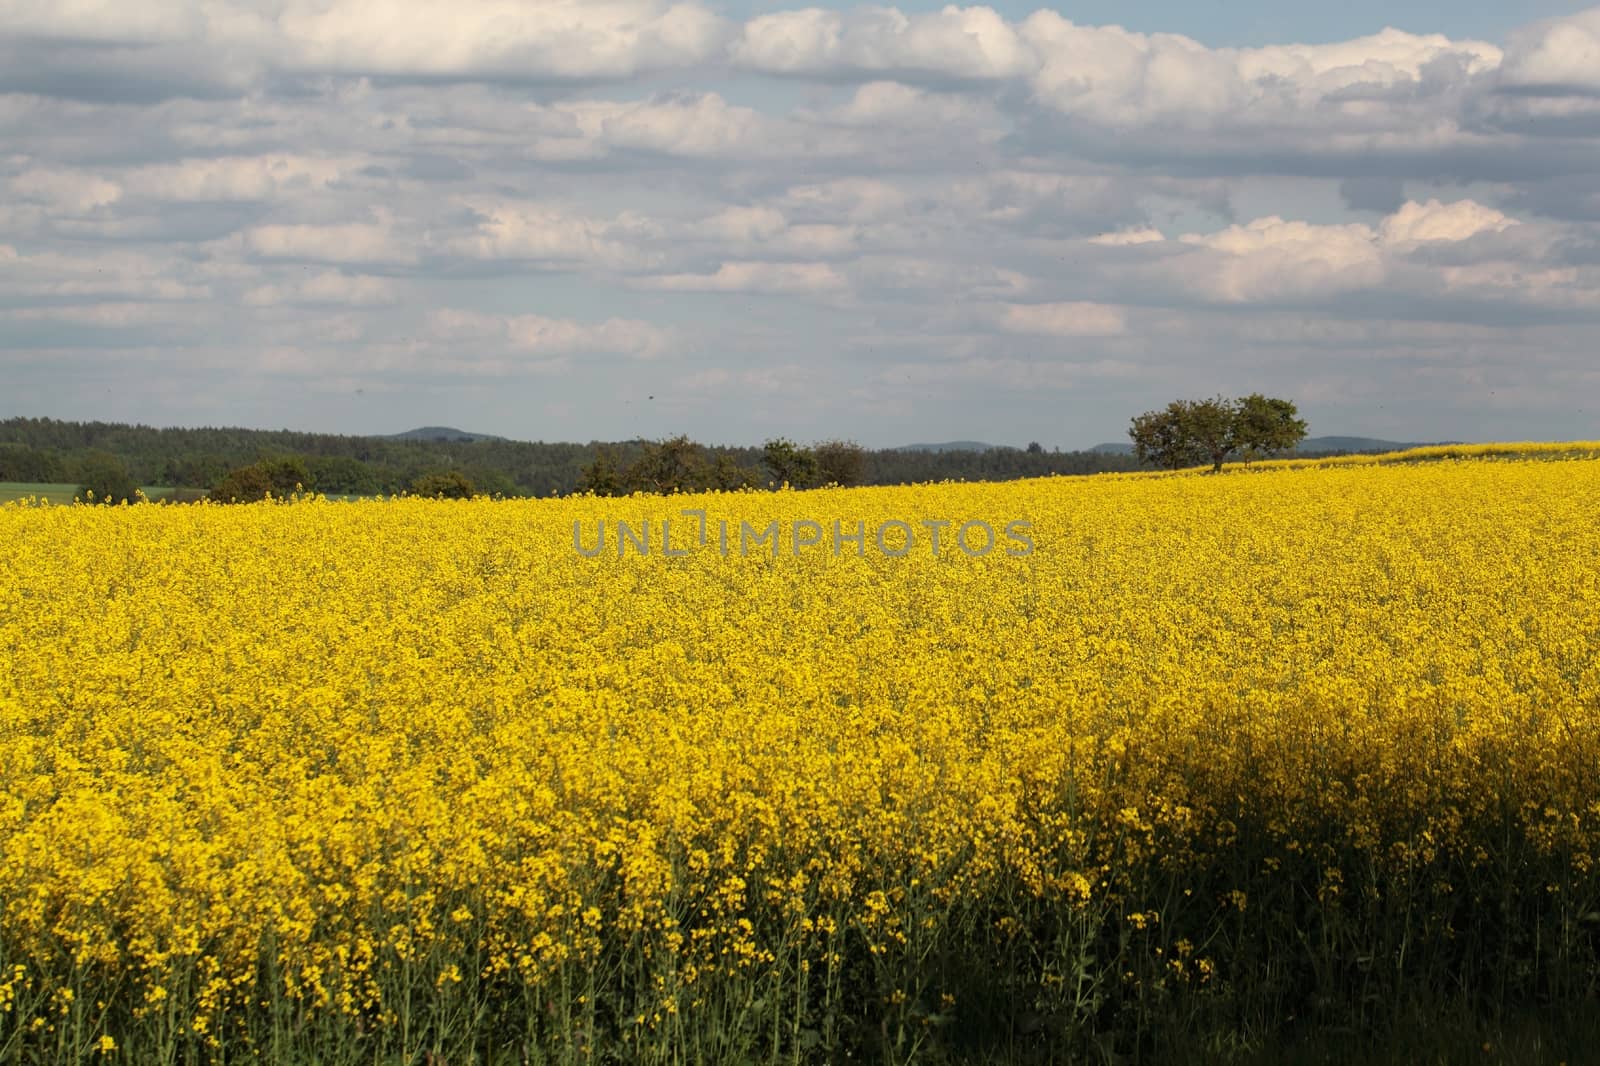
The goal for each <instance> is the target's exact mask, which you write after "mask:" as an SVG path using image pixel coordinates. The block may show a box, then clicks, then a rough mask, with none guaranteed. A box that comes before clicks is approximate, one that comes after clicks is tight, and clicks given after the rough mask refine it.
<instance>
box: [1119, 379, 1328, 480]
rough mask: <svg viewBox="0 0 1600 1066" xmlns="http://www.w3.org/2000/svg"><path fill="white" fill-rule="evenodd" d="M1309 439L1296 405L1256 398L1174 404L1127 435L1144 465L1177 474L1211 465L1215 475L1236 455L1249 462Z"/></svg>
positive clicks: (1138, 421)
mask: <svg viewBox="0 0 1600 1066" xmlns="http://www.w3.org/2000/svg"><path fill="white" fill-rule="evenodd" d="M1305 435H1306V423H1305V421H1304V420H1303V419H1301V418H1299V417H1297V412H1296V410H1295V405H1294V404H1292V403H1290V402H1289V401H1288V400H1279V399H1273V398H1270V397H1267V396H1263V395H1261V394H1260V393H1259V392H1256V393H1251V394H1250V395H1249V396H1246V397H1244V398H1242V399H1238V400H1225V399H1223V398H1222V397H1220V396H1218V397H1217V398H1215V399H1211V400H1174V401H1173V402H1172V403H1169V404H1168V405H1167V406H1166V407H1165V408H1164V409H1163V410H1160V411H1146V412H1145V413H1144V414H1142V415H1139V416H1138V417H1136V418H1134V419H1133V423H1132V425H1131V426H1130V428H1129V429H1128V436H1129V437H1131V438H1133V450H1134V454H1135V455H1136V456H1137V457H1138V459H1139V461H1140V462H1142V463H1149V464H1152V465H1155V466H1161V467H1165V468H1167V469H1169V470H1177V469H1179V468H1181V467H1185V466H1193V465H1195V464H1197V463H1201V462H1209V463H1210V464H1211V469H1212V470H1213V471H1219V470H1221V469H1222V464H1223V463H1225V462H1227V461H1228V460H1229V459H1230V458H1231V457H1233V456H1234V455H1236V454H1242V455H1243V456H1244V457H1245V459H1246V460H1247V461H1248V460H1250V459H1259V458H1264V457H1266V456H1269V455H1274V454H1276V453H1278V452H1281V451H1287V450H1289V449H1291V448H1293V447H1294V446H1295V445H1296V444H1298V443H1300V441H1301V440H1303V439H1304V438H1305Z"/></svg>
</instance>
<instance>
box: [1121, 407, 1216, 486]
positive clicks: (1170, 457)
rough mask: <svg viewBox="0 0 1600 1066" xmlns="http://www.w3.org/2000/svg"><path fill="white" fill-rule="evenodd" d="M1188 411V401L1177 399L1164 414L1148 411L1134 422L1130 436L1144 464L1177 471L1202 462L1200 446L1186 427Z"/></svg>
mask: <svg viewBox="0 0 1600 1066" xmlns="http://www.w3.org/2000/svg"><path fill="white" fill-rule="evenodd" d="M1187 409H1188V402H1187V401H1185V400H1175V401H1173V402H1172V403H1170V404H1168V405H1167V407H1166V409H1165V410H1163V411H1146V412H1145V413H1144V414H1142V415H1139V416H1138V417H1136V418H1135V419H1134V420H1133V425H1132V427H1131V428H1130V429H1129V430H1128V436H1130V437H1132V438H1133V454H1134V455H1135V456H1137V457H1138V459H1139V461H1140V462H1141V463H1150V464H1152V465H1155V466H1161V467H1165V468H1167V469H1168V470H1178V469H1181V468H1182V467H1185V466H1193V465H1194V464H1195V463H1198V462H1199V461H1200V459H1201V452H1200V447H1199V445H1198V444H1196V443H1195V441H1194V440H1193V438H1191V437H1190V436H1189V434H1188V430H1187V428H1186V427H1185V425H1184V417H1185V414H1186V412H1187Z"/></svg>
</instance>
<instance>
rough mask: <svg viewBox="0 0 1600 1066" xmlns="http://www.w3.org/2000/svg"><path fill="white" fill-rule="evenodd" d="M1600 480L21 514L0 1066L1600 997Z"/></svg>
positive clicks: (651, 1057)
mask: <svg viewBox="0 0 1600 1066" xmlns="http://www.w3.org/2000/svg"><path fill="white" fill-rule="evenodd" d="M1592 454H1593V446H1590V447H1589V449H1588V450H1587V451H1577V450H1574V451H1573V452H1572V453H1571V454H1570V455H1566V454H1563V453H1562V452H1560V451H1559V450H1555V451H1551V452H1548V453H1547V454H1543V455H1541V456H1538V457H1537V461H1535V460H1534V459H1529V458H1522V459H1517V458H1509V459H1507V458H1501V459H1494V458H1488V457H1485V458H1464V459H1453V460H1443V461H1437V462H1430V463H1417V464H1412V465H1378V464H1374V463H1359V462H1353V463H1347V464H1342V465H1341V464H1334V465H1323V466H1311V467H1301V466H1282V467H1276V468H1265V469H1253V470H1235V471H1230V472H1228V473H1224V474H1222V475H1219V476H1209V475H1206V476H1201V475H1196V474H1178V475H1132V476H1101V477H1094V478H1072V479H1069V478H1055V479H1048V480H1039V481H1029V482H1018V483H1011V484H1003V485H970V484H943V485H930V486H917V487H906V488H889V489H848V490H844V489H828V490H817V491H811V492H776V493H738V494H708V495H697V496H692V497H683V496H677V497H644V496H637V497H632V498H626V499H596V498H582V497H579V498H569V499H560V500H527V501H491V500H474V501H462V502H449V501H428V500H416V499H398V500H386V501H362V502H329V501H325V500H317V499H310V500H299V501H291V502H287V503H267V504H260V505H250V506H237V507H227V506H214V505H194V506H166V505H162V506H155V505H141V506H131V507H130V506H122V507H93V506H82V505H79V506H70V507H42V506H28V505H25V504H18V505H8V506H5V507H0V544H3V545H4V551H3V552H0V908H3V910H0V1062H53V1061H78V1060H97V1061H136V1062H189V1061H210V1060H215V1061H249V1060H253V1059H261V1060H266V1061H305V1062H343V1061H351V1062H354V1061H362V1062H374V1061H382V1062H431V1063H441V1062H450V1063H458V1062H473V1061H477V1062H517V1063H522V1062H563V1063H566V1062H662V1063H668V1062H670V1063H700V1062H706V1063H713V1062H729V1063H732V1062H786V1063H795V1062H837V1061H844V1060H847V1059H849V1060H855V1061H860V1060H868V1061H880V1062H911V1061H929V1062H945V1061H973V1062H978V1061H995V1060H1017V1061H1023V1060H1040V1061H1047V1060H1057V1061H1102V1060H1104V1061H1112V1060H1113V1058H1114V1057H1117V1061H1133V1060H1135V1059H1137V1060H1142V1061H1168V1052H1169V1051H1170V1050H1171V1048H1173V1047H1176V1046H1179V1044H1178V1042H1181V1041H1187V1044H1186V1045H1185V1046H1189V1047H1191V1048H1193V1047H1196V1046H1198V1045H1197V1044H1196V1043H1195V1039H1196V1038H1195V1035H1194V1034H1196V1033H1210V1034H1213V1035H1217V1034H1221V1035H1217V1039H1216V1041H1214V1043H1213V1045H1210V1046H1212V1050H1213V1051H1215V1052H1216V1053H1217V1054H1218V1055H1221V1054H1222V1053H1223V1052H1225V1051H1226V1050H1227V1048H1226V1047H1225V1046H1224V1045H1225V1044H1226V1043H1227V1041H1232V1044H1231V1045H1229V1046H1236V1047H1240V1048H1248V1047H1249V1046H1250V1044H1251V1041H1252V1040H1256V1039H1257V1038H1265V1037H1266V1036H1270V1035H1271V1034H1273V1033H1275V1032H1279V1031H1281V1030H1283V1029H1284V1028H1285V1027H1289V1028H1293V1027H1301V1026H1311V1027H1315V1026H1319V1025H1320V1026H1328V1027H1340V1026H1343V1027H1346V1028H1348V1027H1352V1026H1355V1027H1368V1026H1375V1025H1382V1024H1383V1023H1384V1022H1385V1020H1386V1019H1392V1018H1393V1017H1395V1016H1396V1012H1398V1011H1400V1010H1401V1009H1402V1007H1404V1006H1405V1005H1407V1004H1414V1003H1418V1002H1423V1003H1427V1004H1435V1005H1437V1004H1454V1005H1456V1006H1458V1007H1460V1009H1462V1010H1464V1011H1468V1012H1472V1011H1480V1012H1481V1011H1483V1010H1487V1009H1491V1008H1492V1007H1493V1006H1494V1005H1497V1004H1520V1005H1523V1006H1527V1007H1530V1008H1537V1007H1539V1006H1541V1005H1545V1004H1556V1005H1559V1004H1571V1003H1576V1002H1581V1001H1583V1000H1584V999H1586V998H1592V997H1593V996H1594V995H1595V994H1596V986H1597V983H1600V969H1597V960H1600V871H1597V869H1596V865H1595V859H1596V856H1597V849H1600V520H1597V514H1596V509H1595V501H1596V500H1600V460H1596V459H1593V458H1590V457H1589V456H1590V455H1592ZM691 512H697V513H691ZM618 522H623V523H627V524H628V527H629V529H628V531H627V535H626V536H623V537H621V538H620V539H619V536H618V534H619V533H621V532H622V531H621V530H619V528H618V525H617V523H618ZM774 523H775V525H774ZM836 523H837V525H836ZM942 523H948V524H942ZM663 524H668V525H670V532H667V533H666V537H667V543H665V544H663V542H662V538H663V533H664V530H663ZM980 526H986V527H988V528H989V529H990V531H991V532H992V533H993V534H994V538H995V539H994V542H993V544H992V546H991V547H990V548H989V549H988V550H985V551H979V550H977V549H980V548H983V547H984V544H985V543H986V542H987V541H986V538H985V537H984V536H983V535H982V532H983V531H982V529H980V528H979V527H980ZM963 527H967V530H966V532H968V534H969V536H967V538H966V539H965V540H962V539H959V537H960V534H961V533H962V532H963ZM858 530H859V531H860V532H859V535H858ZM1008 530H1009V531H1010V534H1011V535H1010V536H1009V537H1008V532H1007V531H1008ZM935 532H939V533H942V536H943V540H942V542H941V544H940V548H939V550H938V551H935V550H934V549H933V545H932V537H933V535H934V533H935ZM750 534H754V535H755V536H751V535H750ZM762 534H771V535H770V536H768V537H767V538H766V539H762V538H761V536H760V535H762ZM741 538H743V539H741ZM619 545H620V548H619ZM665 548H670V549H671V554H668V553H667V552H666V551H664V550H663V549H665ZM641 549H644V550H641ZM1430 997H1431V998H1430ZM1223 1037H1226V1040H1224V1039H1223ZM1163 1049H1166V1051H1164V1050H1163Z"/></svg>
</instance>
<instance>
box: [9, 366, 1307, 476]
mask: <svg viewBox="0 0 1600 1066" xmlns="http://www.w3.org/2000/svg"><path fill="white" fill-rule="evenodd" d="M1305 430H1306V424H1305V422H1304V421H1303V420H1301V419H1299V418H1298V417H1297V413H1296V410H1295V406H1294V404H1292V403H1290V402H1289V401H1287V400H1279V399H1273V398H1269V397H1266V396H1262V395H1261V394H1259V393H1253V394H1251V395H1250V396H1246V397H1243V398H1241V399H1237V400H1224V399H1222V398H1220V397H1219V398H1217V399H1212V400H1178V401H1174V402H1173V403H1172V404H1169V405H1168V406H1167V407H1166V408H1165V409H1163V410H1160V411H1150V412H1146V413H1145V414H1142V415H1140V416H1138V417H1136V418H1135V419H1133V422H1132V426H1131V428H1130V429H1129V436H1130V437H1131V438H1132V440H1133V454H1131V455H1124V454H1117V453H1115V452H1103V451H1076V452H1062V451H1060V450H1059V449H1057V450H1050V451H1046V450H1045V449H1044V448H1042V447H1041V446H1040V445H1038V444H1037V443H1034V444H1029V445H1028V446H1027V447H1026V448H1007V447H994V448H986V449H973V450H931V449H930V450H909V449H868V448H863V447H862V446H860V445H858V444H856V443H854V442H852V441H847V440H836V439H834V440H823V441H818V442H815V443H812V444H810V445H803V444H800V443H797V442H795V441H792V440H789V439H787V438H783V437H778V438H773V439H769V440H768V441H766V442H765V444H763V445H762V446H761V447H759V448H754V447H728V446H719V445H709V444H702V443H699V442H697V441H694V440H691V439H690V438H689V437H687V436H678V437H673V438H669V439H665V440H643V439H637V440H632V441H621V442H609V443H608V442H600V441H590V442H589V443H587V444H578V443H563V442H554V443H546V442H543V441H512V440H501V439H497V438H472V439H466V438H446V437H441V438H438V439H419V438H416V437H359V436H342V435H337V434H321V433H297V432H293V431H289V430H250V429H230V428H216V427H204V428H197V429H157V428H154V427H150V426H139V425H128V424H124V423H107V422H68V421H58V420H55V419H49V418H11V419H6V420H3V421H0V482H27V483H66V484H73V485H77V486H80V495H86V493H87V491H89V490H92V491H93V492H94V495H95V498H97V499H102V500H104V499H112V500H119V499H124V498H126V499H130V500H131V499H135V498H136V497H137V493H136V489H135V487H136V486H138V485H161V486H165V487H169V488H172V489H174V490H177V491H176V497H175V498H178V499H198V498H202V497H209V498H210V499H212V500H215V501H218V502H224V503H226V502H232V501H249V500H259V499H262V498H264V497H265V496H267V495H273V496H286V495H289V494H291V493H293V492H296V491H302V492H321V493H327V494H329V495H358V496H361V495H380V494H381V495H394V494H398V493H411V494H413V495H424V496H447V497H466V496H472V495H478V494H484V495H500V496H546V495H566V494H569V493H572V492H592V493H595V494H597V495H606V496H614V495H627V494H629V493H633V492H663V493H665V492H674V491H680V492H692V491H700V490H706V489H720V490H728V491H731V490H737V489H764V488H776V487H778V486H782V485H787V486H789V487H791V488H796V489H809V488H819V487H822V486H826V485H841V486H850V485H901V484H912V483H920V482H932V481H954V480H969V481H1005V480H1011V479H1015V478H1026V477H1044V476H1049V475H1052V474H1093V473H1104V472H1113V471H1124V470H1135V469H1139V468H1140V467H1148V466H1156V467H1164V468H1167V469H1178V468H1181V467H1185V466H1194V465H1198V464H1200V463H1210V464H1212V467H1213V469H1217V470H1220V469H1221V467H1222V464H1223V463H1224V462H1226V461H1227V460H1229V459H1231V458H1235V457H1238V458H1243V459H1245V460H1246V461H1249V460H1251V459H1254V458H1261V457H1265V456H1268V455H1275V454H1280V453H1282V452H1284V451H1287V450H1290V449H1293V448H1294V447H1295V445H1297V444H1298V443H1299V442H1300V441H1301V440H1302V439H1303V438H1304V436H1305Z"/></svg>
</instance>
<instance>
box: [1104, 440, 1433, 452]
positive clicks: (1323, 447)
mask: <svg viewBox="0 0 1600 1066" xmlns="http://www.w3.org/2000/svg"><path fill="white" fill-rule="evenodd" d="M1441 443H1459V442H1451V441H1445V442H1441ZM1422 447H1425V445H1424V444H1422V443H1418V442H1416V441H1398V440H1378V439H1377V438H1376V437H1307V438H1306V439H1305V440H1303V441H1301V442H1300V447H1298V448H1296V449H1295V451H1296V452H1297V453H1299V454H1301V455H1307V454H1312V453H1322V452H1402V451H1405V450H1406V449H1407V448H1422ZM1089 450H1090V451H1091V452H1099V453H1100V454H1102V455H1132V454H1133V445H1132V444H1119V443H1117V442H1115V441H1108V442H1107V443H1105V444H1096V445H1095V446H1094V447H1093V448H1090V449H1089Z"/></svg>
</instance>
